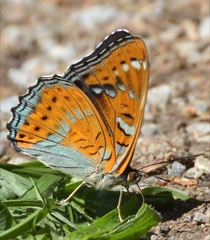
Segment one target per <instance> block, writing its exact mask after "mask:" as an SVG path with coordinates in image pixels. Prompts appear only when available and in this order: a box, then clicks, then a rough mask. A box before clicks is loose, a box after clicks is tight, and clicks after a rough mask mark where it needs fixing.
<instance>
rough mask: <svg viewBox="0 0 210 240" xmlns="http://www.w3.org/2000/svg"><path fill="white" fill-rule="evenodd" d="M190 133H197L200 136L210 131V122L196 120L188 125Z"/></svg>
mask: <svg viewBox="0 0 210 240" xmlns="http://www.w3.org/2000/svg"><path fill="white" fill-rule="evenodd" d="M186 129H187V132H188V133H191V134H192V133H195V132H196V133H197V134H198V135H199V136H200V135H204V134H207V133H210V124H209V123H207V122H196V123H192V124H190V125H188V126H187V128H186Z"/></svg>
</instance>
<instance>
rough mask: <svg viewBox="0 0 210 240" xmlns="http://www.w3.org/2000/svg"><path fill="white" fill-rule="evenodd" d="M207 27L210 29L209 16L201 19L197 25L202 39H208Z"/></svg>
mask: <svg viewBox="0 0 210 240" xmlns="http://www.w3.org/2000/svg"><path fill="white" fill-rule="evenodd" d="M209 29H210V17H206V18H204V19H203V20H202V22H201V24H200V26H199V33H200V37H201V38H203V39H207V40H208V39H209Z"/></svg>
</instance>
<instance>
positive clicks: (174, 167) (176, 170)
mask: <svg viewBox="0 0 210 240" xmlns="http://www.w3.org/2000/svg"><path fill="white" fill-rule="evenodd" d="M185 170H186V167H185V166H184V165H182V164H181V163H179V162H173V163H172V164H171V166H170V167H169V168H168V174H169V175H172V176H175V177H180V176H182V174H183V173H184V171H185Z"/></svg>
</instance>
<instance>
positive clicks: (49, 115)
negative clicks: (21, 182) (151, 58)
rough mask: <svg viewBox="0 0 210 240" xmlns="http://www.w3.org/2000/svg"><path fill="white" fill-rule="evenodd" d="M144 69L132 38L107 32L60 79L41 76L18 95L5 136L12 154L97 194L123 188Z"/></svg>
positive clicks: (141, 51) (144, 58) (139, 44)
mask: <svg viewBox="0 0 210 240" xmlns="http://www.w3.org/2000/svg"><path fill="white" fill-rule="evenodd" d="M148 67H149V66H148V55H147V51H146V47H145V45H144V43H143V41H142V40H141V39H140V38H139V37H136V36H132V35H131V34H130V33H129V32H127V31H125V30H119V31H116V32H114V33H112V34H111V35H109V36H108V37H107V38H106V39H105V40H104V41H103V42H102V43H101V44H100V45H99V46H98V47H97V48H96V50H95V51H94V52H93V53H91V54H90V55H88V56H86V57H84V58H83V59H82V60H80V61H78V62H77V63H75V64H72V65H71V66H70V67H69V68H68V69H67V71H66V72H65V73H64V75H63V76H59V75H53V76H50V77H41V78H39V79H38V81H37V83H36V84H35V85H34V86H32V87H30V88H29V91H28V93H27V94H26V95H24V96H22V97H20V99H19V105H18V106H17V107H15V108H13V109H12V113H13V117H12V119H11V121H10V122H9V123H8V125H7V127H8V129H9V135H8V138H9V139H10V140H11V141H12V144H13V146H14V147H15V148H16V149H17V150H18V151H22V152H24V153H26V154H29V155H32V156H36V157H38V158H39V159H40V161H42V162H43V163H44V164H46V165H48V166H50V167H52V168H55V169H58V170H60V171H62V172H64V173H67V174H69V175H71V176H73V177H74V176H75V177H80V178H82V179H83V180H84V181H85V182H87V183H89V184H91V185H94V186H95V187H96V188H112V187H113V186H115V185H118V184H124V185H126V184H127V183H126V182H127V178H128V174H129V171H128V167H129V164H130V161H131V159H132V156H133V152H134V148H135V145H136V141H137V139H138V136H139V132H140V127H141V123H142V119H143V113H144V106H145V102H146V94H147V87H148Z"/></svg>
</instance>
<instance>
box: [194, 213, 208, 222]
mask: <svg viewBox="0 0 210 240" xmlns="http://www.w3.org/2000/svg"><path fill="white" fill-rule="evenodd" d="M193 221H196V222H200V223H204V222H206V221H207V216H206V215H205V214H203V213H202V212H200V211H197V212H195V214H194V217H193Z"/></svg>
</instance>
